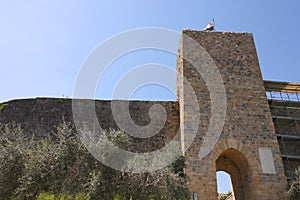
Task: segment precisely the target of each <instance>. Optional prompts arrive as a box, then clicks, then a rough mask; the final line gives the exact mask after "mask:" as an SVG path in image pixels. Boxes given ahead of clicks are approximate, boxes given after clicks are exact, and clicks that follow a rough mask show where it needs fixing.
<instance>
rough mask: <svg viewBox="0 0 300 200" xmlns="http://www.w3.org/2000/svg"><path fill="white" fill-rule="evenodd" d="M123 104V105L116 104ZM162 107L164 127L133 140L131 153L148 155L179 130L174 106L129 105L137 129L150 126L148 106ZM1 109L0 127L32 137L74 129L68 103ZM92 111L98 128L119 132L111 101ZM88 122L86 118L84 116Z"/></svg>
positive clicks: (24, 103)
mask: <svg viewBox="0 0 300 200" xmlns="http://www.w3.org/2000/svg"><path fill="white" fill-rule="evenodd" d="M80 102H81V103H82V105H84V104H88V103H89V102H91V100H80ZM116 102H119V103H124V102H126V101H116ZM154 104H159V105H161V106H163V107H164V108H165V110H166V113H167V120H166V123H165V126H164V127H163V128H162V129H161V131H160V132H159V133H158V134H156V135H155V136H153V137H151V138H135V137H131V138H132V141H133V148H132V150H133V151H138V152H148V151H154V150H157V149H160V148H161V147H163V146H164V145H165V143H166V142H168V141H170V140H171V139H173V138H174V136H175V135H176V134H177V132H178V129H179V111H178V103H177V102H171V101H168V102H166V101H130V102H129V111H130V115H131V117H132V120H133V121H134V122H135V123H136V124H138V125H140V126H146V125H147V124H149V123H150V117H149V109H150V107H151V106H152V105H154ZM0 105H4V106H3V108H2V109H1V111H0V123H3V124H5V123H11V122H15V123H16V124H20V125H21V127H22V129H23V130H24V132H25V133H26V134H31V133H35V134H36V135H38V136H41V137H42V136H46V135H48V134H49V133H51V132H52V131H55V130H56V129H57V127H58V126H59V125H60V124H61V123H62V122H66V123H69V124H70V125H71V126H72V125H74V121H73V114H72V100H71V99H55V98H53V99H51V98H37V99H23V100H13V101H9V102H6V103H3V104H0ZM95 110H96V114H97V118H98V121H99V124H100V125H101V127H102V129H104V130H109V129H110V128H111V129H116V130H119V127H118V126H117V124H116V122H115V120H114V118H113V115H112V111H111V101H99V100H97V101H96V102H95ZM85 118H88V116H85ZM74 130H75V129H74Z"/></svg>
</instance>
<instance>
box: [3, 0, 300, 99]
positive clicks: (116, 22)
mask: <svg viewBox="0 0 300 200" xmlns="http://www.w3.org/2000/svg"><path fill="white" fill-rule="evenodd" d="M299 9H300V3H299V1H297V0H288V1H271V0H264V1H259V0H252V1H243V0H241V1H233V0H228V1H221V0H220V1H216V0H210V1H201V0H197V1H196V0H195V1H174V0H173V1H168V0H164V1H159V0H151V1H141V0H134V1H132V0H131V1H115V0H111V1H92V0H89V1H83V0H81V1H75V0H74V1H71V0H64V1H58V0H48V1H46V0H44V1H40V0H35V1H34V0H27V1H21V0H0V24H1V31H0V35H1V37H0V67H1V74H2V76H1V79H0V91H1V95H0V102H3V101H7V100H11V99H17V98H29V97H36V96H54V97H61V96H62V95H64V96H72V93H73V84H74V81H75V78H76V75H77V73H78V71H79V68H80V65H81V64H82V62H83V61H84V59H85V58H86V57H87V56H88V55H89V52H90V51H91V50H93V49H94V48H95V47H96V46H97V45H98V44H100V43H101V42H103V41H105V40H106V39H108V38H109V37H111V36H113V35H115V34H118V33H120V32H123V31H126V30H130V29H134V28H141V27H162V28H169V29H174V30H176V31H181V30H182V29H187V28H189V29H200V30H202V29H203V27H205V26H206V24H207V23H208V22H210V21H211V19H212V18H215V20H216V28H217V29H218V30H220V31H237V32H244V31H245V32H252V33H253V34H254V38H255V43H256V46H257V51H258V55H259V61H260V65H261V69H262V72H263V77H264V79H268V80H284V81H296V82H299V81H300V78H299V66H298V59H297V58H299V54H300V53H299V52H300V51H299V50H298V47H299V46H300V39H299V38H298V37H297V34H298V33H299V24H300V22H299V20H298V19H299V14H298V13H299ZM141 55H143V56H141ZM134 57H135V58H134ZM124 59H125V60H124V62H123V63H124V64H123V66H121V65H120V67H119V68H122V67H124V68H128V69H129V68H130V67H132V66H131V65H132V64H134V65H136V64H140V63H143V62H146V63H147V62H159V63H165V64H168V65H170V66H171V67H172V68H175V55H167V54H166V53H164V54H161V53H157V54H151V53H149V55H148V54H147V52H144V53H142V52H140V54H138V55H136V56H133V57H132V59H131V60H130V59H128V58H127V60H126V58H124ZM128 60H130V61H128ZM131 62H133V63H131ZM118 72H119V70H118V68H117V67H116V70H112V72H111V74H114V75H115V76H116V77H117V76H121V75H122V74H117V73H118ZM109 77H110V74H108V76H107V79H108V82H105V83H104V84H106V85H105V86H107V90H101V91H98V92H97V96H96V98H108V99H109V98H111V94H110V91H111V90H112V89H111V88H110V87H109V86H110V85H111V84H110V82H109V79H110V78H109ZM151 89H153V88H152V86H148V87H145V88H143V90H141V91H140V92H139V93H138V95H136V96H135V97H136V98H142V99H143V98H144V99H163V100H165V99H175V95H174V94H168V93H170V91H167V90H164V89H161V88H156V89H157V90H160V92H159V94H161V95H153V94H152V93H151V92H147V90H149V91H151ZM164 93H166V94H164Z"/></svg>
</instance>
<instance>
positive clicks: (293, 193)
mask: <svg viewBox="0 0 300 200" xmlns="http://www.w3.org/2000/svg"><path fill="white" fill-rule="evenodd" d="M289 185H290V186H289V190H288V195H289V199H290V200H299V199H300V166H299V167H298V168H297V169H296V170H295V177H294V179H293V180H292V181H291V182H290V184H289Z"/></svg>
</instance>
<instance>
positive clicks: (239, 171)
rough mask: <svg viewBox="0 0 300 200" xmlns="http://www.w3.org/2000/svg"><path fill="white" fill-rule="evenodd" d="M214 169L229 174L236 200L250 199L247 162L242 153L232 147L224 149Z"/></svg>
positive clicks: (249, 175)
mask: <svg viewBox="0 0 300 200" xmlns="http://www.w3.org/2000/svg"><path fill="white" fill-rule="evenodd" d="M216 171H225V172H227V173H228V174H229V175H230V178H231V182H232V186H233V193H234V196H235V199H236V200H243V199H252V193H251V187H250V184H249V183H251V178H250V177H251V174H250V170H249V164H248V162H247V160H246V158H245V156H244V155H243V154H242V153H240V152H239V151H238V150H236V149H232V148H230V149H228V150H226V151H224V152H223V153H222V154H221V155H220V156H219V158H218V159H217V161H216Z"/></svg>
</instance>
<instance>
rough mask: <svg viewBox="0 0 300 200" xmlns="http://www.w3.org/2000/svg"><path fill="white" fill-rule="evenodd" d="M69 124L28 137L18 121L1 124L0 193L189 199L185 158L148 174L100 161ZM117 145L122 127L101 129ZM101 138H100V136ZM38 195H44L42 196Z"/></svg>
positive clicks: (120, 142) (123, 138)
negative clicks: (117, 168) (184, 167)
mask: <svg viewBox="0 0 300 200" xmlns="http://www.w3.org/2000/svg"><path fill="white" fill-rule="evenodd" d="M72 130H74V129H73V128H72V127H70V126H69V125H68V124H65V123H63V124H61V125H60V126H59V127H58V128H57V131H56V132H55V133H53V134H51V135H49V136H48V137H44V138H35V137H34V135H32V136H30V137H29V136H27V137H26V136H25V135H24V133H23V132H22V130H21V128H20V126H18V125H16V124H8V125H2V124H0V160H1V162H0V196H1V197H5V198H6V199H41V197H42V196H48V197H49V199H51V198H50V197H51V196H52V197H53V199H60V197H70V199H75V198H78V197H80V199H120V200H121V199H122V200H123V199H124V200H126V199H183V200H184V199H190V193H189V191H188V190H187V189H186V187H185V186H184V185H185V179H184V174H183V162H184V160H183V158H182V159H179V160H178V161H177V162H175V163H174V164H173V165H172V166H169V167H166V168H164V169H161V170H158V171H155V172H151V173H150V172H149V173H140V174H133V173H125V172H121V171H117V170H114V169H112V168H109V167H107V166H105V165H103V164H102V163H101V162H99V161H98V160H96V159H95V158H94V157H93V156H92V155H91V154H90V153H89V152H88V151H87V150H86V148H85V147H84V145H83V144H82V143H81V141H80V139H79V138H78V136H77V134H76V133H74V131H72ZM102 134H103V135H106V136H107V137H108V138H110V140H111V141H112V142H113V143H115V144H116V145H118V146H120V147H122V148H126V147H128V145H130V141H129V139H128V137H127V135H126V134H124V133H123V132H121V131H115V130H110V131H107V132H103V133H102ZM99 139H101V137H100V138H99ZM39 197H40V198H39Z"/></svg>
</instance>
